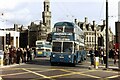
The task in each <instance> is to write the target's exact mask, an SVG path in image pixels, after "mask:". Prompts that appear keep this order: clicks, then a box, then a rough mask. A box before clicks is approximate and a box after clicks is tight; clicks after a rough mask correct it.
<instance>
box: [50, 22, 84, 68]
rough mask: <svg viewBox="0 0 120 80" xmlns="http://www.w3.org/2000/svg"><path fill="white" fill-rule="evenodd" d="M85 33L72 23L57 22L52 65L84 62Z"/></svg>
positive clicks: (53, 34) (54, 32)
mask: <svg viewBox="0 0 120 80" xmlns="http://www.w3.org/2000/svg"><path fill="white" fill-rule="evenodd" d="M83 48H84V33H83V31H82V30H81V29H80V27H78V26H77V25H75V24H74V23H72V22H57V23H56V24H55V25H54V31H53V33H52V53H51V56H50V62H51V65H54V64H57V63H70V64H72V65H73V66H75V65H76V64H77V63H79V62H81V61H83V59H84V58H83V55H86V54H85V53H83V52H84V51H83Z"/></svg>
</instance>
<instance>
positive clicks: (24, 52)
mask: <svg viewBox="0 0 120 80" xmlns="http://www.w3.org/2000/svg"><path fill="white" fill-rule="evenodd" d="M26 55H27V50H26V48H24V50H23V62H24V63H26Z"/></svg>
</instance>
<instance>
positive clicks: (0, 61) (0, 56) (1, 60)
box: [0, 55, 3, 66]
mask: <svg viewBox="0 0 120 80" xmlns="http://www.w3.org/2000/svg"><path fill="white" fill-rule="evenodd" d="M0 65H1V66H3V55H0Z"/></svg>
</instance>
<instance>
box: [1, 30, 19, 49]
mask: <svg viewBox="0 0 120 80" xmlns="http://www.w3.org/2000/svg"><path fill="white" fill-rule="evenodd" d="M19 38H20V35H19V32H17V31H14V30H7V29H2V30H0V50H4V49H5V47H6V46H8V47H9V46H14V47H17V48H18V47H19Z"/></svg>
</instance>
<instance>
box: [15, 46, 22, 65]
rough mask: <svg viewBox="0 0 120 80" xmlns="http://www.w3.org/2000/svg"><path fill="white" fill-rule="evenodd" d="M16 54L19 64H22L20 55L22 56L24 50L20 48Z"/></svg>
mask: <svg viewBox="0 0 120 80" xmlns="http://www.w3.org/2000/svg"><path fill="white" fill-rule="evenodd" d="M16 55H17V62H16V63H17V64H20V57H21V56H22V50H21V49H20V48H18V49H17V52H16Z"/></svg>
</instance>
